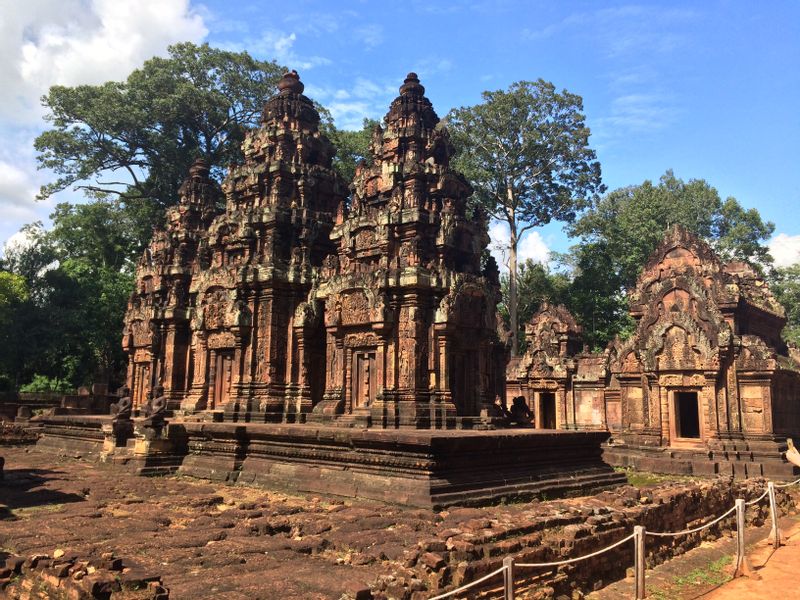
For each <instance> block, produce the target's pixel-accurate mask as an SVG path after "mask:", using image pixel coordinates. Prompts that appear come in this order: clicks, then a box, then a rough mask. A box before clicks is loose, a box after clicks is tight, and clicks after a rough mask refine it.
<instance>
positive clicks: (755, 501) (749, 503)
mask: <svg viewBox="0 0 800 600" xmlns="http://www.w3.org/2000/svg"><path fill="white" fill-rule="evenodd" d="M768 495H769V488H767V489H765V490H764V493H763V494H761V495H760V496H759V497H758V498H756V499H755V500H750V502H745V503H744V504H745V506H753V505H754V504H758V503H759V502H761V501H762V500H763V499H764V498H766V497H767V496H768Z"/></svg>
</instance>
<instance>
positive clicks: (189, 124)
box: [34, 43, 282, 248]
mask: <svg viewBox="0 0 800 600" xmlns="http://www.w3.org/2000/svg"><path fill="white" fill-rule="evenodd" d="M281 71H282V69H281V68H280V67H279V66H278V65H277V64H276V63H274V62H267V61H258V60H255V59H254V58H252V57H251V56H250V55H249V54H247V53H246V52H241V53H236V52H228V51H225V50H219V49H216V48H211V47H210V46H209V45H208V44H203V45H202V46H197V45H195V44H191V43H182V44H177V45H175V46H170V48H169V56H168V57H167V58H161V57H155V58H152V59H150V60H148V61H146V62H145V63H144V65H143V66H142V67H141V68H140V69H137V70H135V71H134V72H133V73H131V74H130V76H128V78H127V80H126V81H124V82H107V83H104V84H102V85H81V86H75V87H65V86H53V87H52V88H50V91H49V92H48V94H47V95H46V96H44V97H43V98H42V102H43V104H44V106H45V107H46V108H47V109H49V111H50V113H49V115H48V116H47V117H46V119H47V120H48V121H49V122H50V123H51V125H52V128H51V129H49V130H47V131H45V132H44V133H42V134H41V135H40V136H39V137H38V138H36V141H35V143H34V145H35V147H36V150H37V151H38V156H37V159H38V161H39V166H40V167H44V168H48V169H51V170H53V171H54V172H55V173H56V174H57V175H58V179H57V180H56V181H54V182H52V183H50V184H48V185H45V186H43V187H42V189H41V194H40V195H41V197H48V196H50V195H52V194H53V193H56V192H58V191H61V190H63V189H66V188H68V187H71V186H77V188H79V189H83V190H87V191H91V192H95V193H101V194H111V195H114V196H116V197H118V198H119V199H120V200H121V201H122V205H121V206H122V207H124V208H127V209H129V210H130V211H131V214H132V215H134V216H138V217H139V218H140V219H141V220H142V223H140V225H139V226H138V227H137V228H136V230H135V231H136V233H137V234H138V235H139V236H144V238H142V237H140V238H139V240H138V242H139V243H138V245H139V248H141V247H142V246H143V245H144V244H145V243H146V241H147V238H148V237H149V234H150V230H151V227H152V225H160V224H161V218H162V215H163V209H164V208H165V207H166V206H169V205H171V204H174V203H175V202H176V201H177V199H178V188H179V187H180V184H181V182H182V181H183V180H184V178H185V177H186V174H187V172H188V169H189V166H190V165H191V163H192V161H193V160H194V159H195V158H197V157H203V158H205V159H206V160H208V161H209V163H210V164H212V165H213V166H214V171H213V173H214V174H215V175H216V176H217V177H220V176H221V173H222V167H224V166H227V165H228V164H229V163H231V162H240V161H241V159H242V154H241V148H240V146H241V143H242V140H243V139H244V134H245V132H246V130H247V129H248V128H249V127H253V126H256V125H257V124H258V122H259V118H260V114H261V110H262V108H263V105H264V102H265V100H266V99H267V98H268V97H269V96H271V95H272V94H273V93H274V91H275V84H276V82H277V81H278V79H279V78H280V74H281Z"/></svg>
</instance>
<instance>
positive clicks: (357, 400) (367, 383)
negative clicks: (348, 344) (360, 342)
mask: <svg viewBox="0 0 800 600" xmlns="http://www.w3.org/2000/svg"><path fill="white" fill-rule="evenodd" d="M377 389H378V377H377V373H376V372H375V351H374V350H371V351H365V352H354V353H353V408H361V407H365V406H369V405H370V403H371V402H372V401H373V400H374V399H375V394H376V393H377Z"/></svg>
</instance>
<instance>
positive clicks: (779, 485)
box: [775, 479, 800, 488]
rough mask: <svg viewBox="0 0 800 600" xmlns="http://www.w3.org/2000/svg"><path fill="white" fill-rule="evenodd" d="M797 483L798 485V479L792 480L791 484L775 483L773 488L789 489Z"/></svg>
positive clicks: (799, 480)
mask: <svg viewBox="0 0 800 600" xmlns="http://www.w3.org/2000/svg"><path fill="white" fill-rule="evenodd" d="M797 483H800V479H795V480H794V481H793V482H791V483H783V484H778V483H776V484H775V487H776V488H787V487H791V486H793V485H795V484H797Z"/></svg>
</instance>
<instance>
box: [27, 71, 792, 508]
mask: <svg viewBox="0 0 800 600" xmlns="http://www.w3.org/2000/svg"><path fill="white" fill-rule="evenodd" d="M303 90H304V86H303V83H302V82H301V81H300V78H299V77H298V75H297V73H295V72H290V73H286V74H285V75H284V76H283V78H282V79H281V81H280V83H279V85H278V93H277V94H276V95H275V96H274V97H272V98H270V99H269V100H268V101H267V102H266V103H265V106H264V110H263V114H262V119H261V124H260V127H258V128H256V129H254V130H252V131H250V132H248V133H247V135H246V137H245V140H244V143H243V146H242V150H243V161H242V163H241V164H237V165H232V166H231V167H230V168H229V169H228V174H227V177H226V178H225V180H224V182H223V184H222V186H218V185H217V184H216V183H215V182H214V181H213V179H212V178H211V177H210V167H209V165H208V164H206V163H205V162H203V161H202V160H198V161H196V162H195V163H194V165H193V166H192V167H191V169H190V172H189V176H188V178H187V179H186V181H185V182H184V183H183V185H182V187H181V188H180V201H179V203H178V204H177V205H176V206H175V207H173V208H170V209H169V210H168V211H167V223H166V228H165V229H164V230H159V231H156V232H155V233H154V235H153V239H152V242H151V244H150V246H149V247H148V248H147V249H146V251H145V252H144V254H143V256H142V258H141V260H140V262H139V265H138V268H137V272H136V286H135V290H134V292H133V293H132V295H131V297H130V300H129V303H128V310H127V313H126V316H125V325H124V332H123V348H124V349H125V351H126V352H127V354H128V359H129V362H128V372H127V381H126V386H125V387H124V388H123V390H122V393H121V394H120V398H119V401H118V402H117V403H115V404H114V405H113V407H112V413H113V414H112V416H109V415H88V414H86V412H85V411H84V412H83V413H76V412H75V411H72V412H70V411H69V410H68V409H67V407H62V410H60V411H54V414H50V415H44V416H42V417H41V418H38V424H39V425H40V427H41V428H42V429H41V431H42V436H41V438H40V440H39V442H38V444H37V447H39V448H41V449H44V450H48V451H55V452H58V453H68V454H69V453H72V454H73V455H75V454H79V455H80V456H84V457H97V459H98V460H102V461H106V462H112V463H115V464H118V465H121V466H126V468H131V469H133V470H134V471H135V472H136V473H139V474H144V475H147V474H160V473H174V472H178V473H181V474H183V475H187V476H193V477H202V478H207V479H212V480H217V481H227V482H234V481H241V482H248V483H253V484H260V485H265V486H268V487H278V488H289V489H292V490H296V491H309V492H314V493H333V494H340V495H346V496H361V497H368V498H374V499H379V500H385V501H389V502H400V503H405V504H412V505H419V506H447V505H451V504H459V503H465V502H466V503H479V502H489V501H492V502H496V501H500V500H503V499H509V498H524V497H530V496H533V495H537V494H554V493H555V494H562V493H580V492H586V491H590V490H597V489H603V488H608V487H612V486H615V485H618V484H620V483H622V482H624V481H625V475H624V474H623V473H621V472H615V471H614V470H613V469H612V468H611V466H610V465H618V466H633V467H636V468H640V469H643V470H650V471H663V472H677V473H690V474H707V475H710V474H719V473H724V474H733V475H736V476H740V477H743V476H752V475H766V476H770V477H776V478H788V477H791V476H793V475H794V474H795V473H796V472H797V471H800V469H797V468H796V467H794V466H793V465H791V464H789V463H787V462H786V460H785V459H784V457H783V454H782V453H783V452H784V451H785V450H786V444H785V438H786V437H789V436H792V435H797V434H798V433H800V404H798V401H797V398H798V394H800V366H798V364H797V362H795V360H794V359H792V358H791V357H790V356H788V355H787V348H786V346H785V344H784V343H783V342H782V341H781V337H780V334H781V329H782V328H783V326H784V324H785V321H786V319H785V316H784V313H783V309H782V308H781V307H780V305H778V303H777V302H776V301H775V299H774V297H773V296H772V294H771V293H770V292H769V290H768V288H767V286H766V285H765V284H764V282H763V281H762V280H761V279H760V278H759V277H758V276H757V274H756V273H755V272H754V271H753V270H752V269H751V268H750V267H748V266H747V265H745V264H743V263H738V262H732V263H728V264H723V263H722V262H721V261H720V260H719V258H718V257H717V256H715V254H714V252H713V250H712V249H711V248H710V247H709V246H708V245H707V244H706V243H704V242H703V241H701V240H699V239H698V238H696V237H695V236H693V235H690V234H688V233H687V232H686V231H684V230H683V229H681V228H679V227H676V228H673V229H672V230H670V231H669V232H668V234H667V236H666V237H665V239H664V241H663V242H662V243H661V245H660V246H659V247H658V248H657V249H656V251H655V252H654V254H653V256H652V257H651V258H650V260H649V262H648V263H647V265H646V266H645V268H644V270H643V272H642V274H641V276H640V278H639V281H638V283H637V285H636V287H635V289H634V290H633V291H632V293H631V297H630V300H631V302H630V305H631V316H632V317H633V319H634V321H635V323H636V328H635V332H634V333H633V335H632V336H631V337H630V338H628V339H626V340H619V339H618V340H614V341H613V342H612V343H611V344H610V345H609V346H608V347H607V348H606V349H605V350H604V351H602V352H590V351H589V350H588V348H586V347H585V346H584V345H583V343H582V340H581V335H582V331H581V328H580V326H579V325H578V324H577V322H576V320H575V319H574V318H573V316H572V315H570V313H569V311H568V310H567V309H566V308H565V307H564V306H556V305H552V304H549V303H545V304H544V305H543V306H542V307H541V308H540V309H539V310H538V312H537V313H536V314H535V315H534V316H533V318H532V319H531V321H530V322H529V323H528V325H527V327H526V335H527V338H528V345H527V350H526V352H525V354H524V355H523V356H521V357H516V358H514V359H511V360H510V359H509V348H508V340H509V337H508V334H507V333H506V332H505V331H504V330H503V324H502V321H501V319H499V317H498V313H497V305H498V302H499V300H500V285H499V274H498V268H497V265H496V263H495V262H494V260H493V259H492V258H491V257H490V256H489V253H488V252H487V251H486V250H487V245H488V242H489V237H488V235H487V225H488V224H487V219H486V216H485V215H484V214H483V213H482V212H481V211H480V210H479V209H476V208H475V207H470V206H469V205H468V200H469V198H470V195H471V194H472V189H471V187H470V185H469V184H468V182H467V181H466V180H465V178H464V177H463V176H462V175H461V174H459V173H458V172H456V171H455V170H454V169H453V168H452V167H451V165H450V160H451V158H452V157H453V146H452V144H451V142H450V139H449V137H448V133H447V129H446V128H445V127H444V126H443V124H442V123H441V122H440V121H439V118H438V117H437V115H436V112H435V111H434V109H433V107H432V106H431V103H430V101H429V100H428V99H427V98H426V97H425V88H424V87H423V86H422V84H421V83H420V81H419V79H418V78H417V76H416V75H415V74H414V73H409V74H408V76H407V77H406V78H405V81H404V82H403V84H402V85H401V86H400V93H399V96H398V97H397V98H395V100H394V101H393V102H392V103H391V106H390V107H389V111H388V113H387V114H386V116H385V118H384V120H383V124H382V125H381V126H377V127H376V128H375V129H374V131H373V133H372V139H371V144H370V149H369V156H368V157H367V160H366V161H363V162H362V163H360V164H359V165H358V166H357V168H356V173H355V177H354V180H353V181H352V182H345V181H343V180H342V179H341V177H340V176H339V175H338V174H337V172H336V171H335V170H334V168H333V159H334V156H335V149H334V147H333V146H332V144H331V142H330V141H329V140H328V139H327V138H326V137H325V136H324V135H323V134H322V133H321V132H320V128H319V125H320V117H319V114H318V113H317V111H316V110H315V108H314V104H313V102H312V101H311V100H310V99H309V98H307V97H306V96H304V95H303ZM347 183H351V184H350V186H349V188H348V186H347ZM509 404H511V409H510V410H509V409H508V406H509ZM531 417H532V418H531ZM511 425H513V426H514V427H511Z"/></svg>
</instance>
